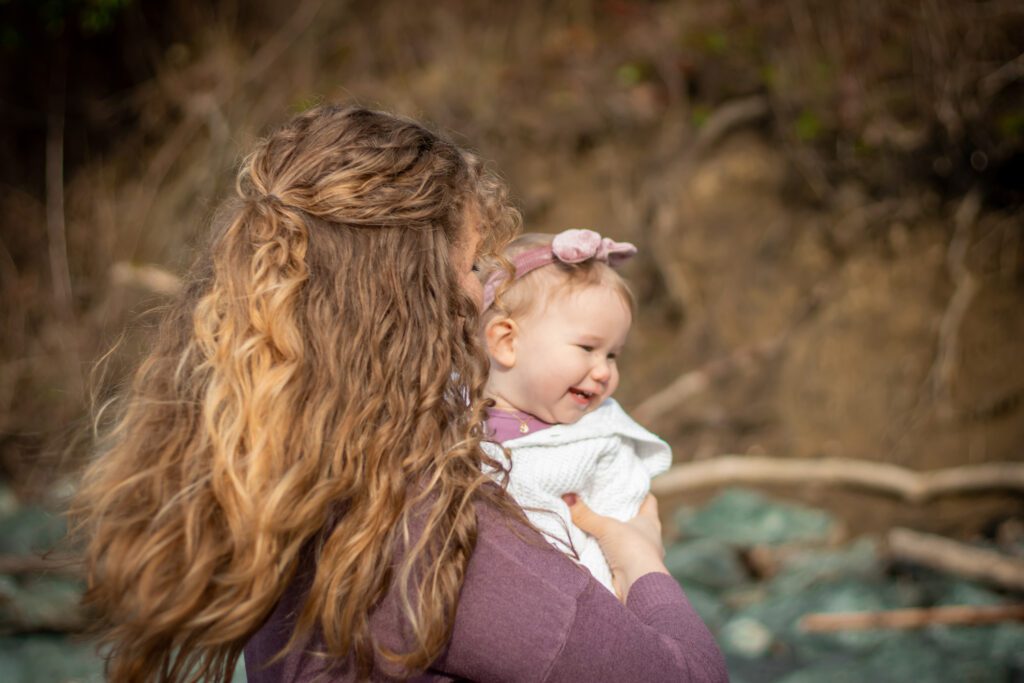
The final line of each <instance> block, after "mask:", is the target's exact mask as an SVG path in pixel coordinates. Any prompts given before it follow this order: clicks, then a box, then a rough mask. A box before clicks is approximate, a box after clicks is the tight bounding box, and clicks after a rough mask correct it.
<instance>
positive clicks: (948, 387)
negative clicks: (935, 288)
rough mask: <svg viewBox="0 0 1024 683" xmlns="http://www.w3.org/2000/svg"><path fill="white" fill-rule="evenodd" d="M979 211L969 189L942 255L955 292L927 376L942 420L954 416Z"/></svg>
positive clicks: (972, 289) (974, 193)
mask: <svg viewBox="0 0 1024 683" xmlns="http://www.w3.org/2000/svg"><path fill="white" fill-rule="evenodd" d="M980 210H981V195H980V193H979V192H978V190H977V189H973V190H971V191H970V192H968V193H967V195H966V196H965V197H964V198H963V201H962V202H961V203H960V206H959V207H957V210H956V215H955V217H954V223H955V226H956V227H955V230H954V233H953V239H952V240H950V243H949V248H948V250H947V253H946V267H947V268H948V270H949V277H950V279H951V280H952V281H953V284H954V285H955V289H954V290H953V296H952V297H950V300H949V305H948V306H947V307H946V311H945V312H944V313H943V315H942V322H941V323H940V324H939V340H938V351H937V353H936V357H935V364H934V365H933V366H932V370H931V372H930V373H929V376H930V379H931V384H932V396H933V397H934V398H935V401H936V404H937V406H938V410H939V413H940V414H941V415H943V416H945V417H951V416H952V415H953V413H954V407H953V382H954V380H955V377H956V369H957V365H958V363H959V358H960V328H961V327H962V326H963V321H964V317H965V316H966V315H967V311H968V309H969V308H970V305H971V302H972V301H973V300H974V296H975V294H977V292H978V282H977V279H976V278H975V277H974V276H973V275H972V274H971V272H970V270H968V269H967V265H966V260H967V251H968V248H969V247H970V242H971V229H972V228H973V226H974V223H975V222H976V220H977V218H978V212H979V211H980Z"/></svg>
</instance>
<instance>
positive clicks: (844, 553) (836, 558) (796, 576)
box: [768, 537, 882, 594]
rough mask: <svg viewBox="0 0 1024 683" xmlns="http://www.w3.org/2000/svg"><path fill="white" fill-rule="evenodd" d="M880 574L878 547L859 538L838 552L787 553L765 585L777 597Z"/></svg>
mask: <svg viewBox="0 0 1024 683" xmlns="http://www.w3.org/2000/svg"><path fill="white" fill-rule="evenodd" d="M881 573H882V566H881V562H880V559H879V555H878V544H877V543H876V542H875V540H874V539H872V538H867V537H865V538H861V539H858V540H857V541H856V542H854V543H852V544H850V545H848V546H845V547H843V548H839V549H837V550H825V549H822V550H802V551H798V552H795V553H792V554H788V555H786V556H785V557H784V559H783V560H782V562H781V566H780V568H779V570H778V573H776V575H775V576H774V577H773V578H772V580H771V581H770V582H769V583H768V586H769V590H771V591H772V592H775V593H780V594H792V593H799V592H801V591H803V590H805V589H807V588H809V587H810V586H812V585H814V584H815V583H821V582H826V581H835V580H838V579H850V578H861V579H874V578H878V577H879V576H880V575H881Z"/></svg>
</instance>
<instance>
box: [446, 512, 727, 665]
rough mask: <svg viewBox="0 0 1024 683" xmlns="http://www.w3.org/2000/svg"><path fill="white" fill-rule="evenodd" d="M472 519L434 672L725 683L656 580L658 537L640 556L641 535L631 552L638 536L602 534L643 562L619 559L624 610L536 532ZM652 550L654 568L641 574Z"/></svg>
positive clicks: (686, 610)
mask: <svg viewBox="0 0 1024 683" xmlns="http://www.w3.org/2000/svg"><path fill="white" fill-rule="evenodd" d="M575 507H576V506H574V508H575ZM649 509H650V506H649V505H648V511H649ZM645 514H646V513H645ZM598 517H599V516H598ZM478 518H479V520H480V530H479V538H478V541H477V547H476V550H475V551H474V553H473V558H472V560H471V561H470V564H469V567H468V570H467V575H466V580H465V582H464V584H463V589H462V593H461V596H460V599H459V607H458V613H457V615H456V620H455V628H454V632H453V634H452V639H451V641H450V644H449V646H448V648H447V650H446V651H445V653H444V654H443V655H442V657H441V658H440V659H439V660H438V661H437V663H436V670H437V671H438V672H439V673H440V672H443V673H445V674H448V675H452V676H457V677H464V678H468V679H471V680H480V681H483V680H486V681H502V680H506V681H526V680H534V681H539V680H548V681H569V680H588V681H622V680H644V681H659V680H664V681H725V680H727V675H726V670H725V664H724V660H723V659H722V655H721V653H720V652H719V650H718V647H717V645H716V644H715V642H714V639H713V638H712V636H711V634H710V633H709V632H708V630H707V628H706V627H705V626H704V624H703V622H701V620H700V617H698V616H697V614H696V612H694V610H693V608H692V607H691V606H690V604H689V601H688V600H687V599H686V596H685V594H684V593H683V591H682V590H681V589H680V588H679V586H678V584H676V582H675V581H674V580H673V579H672V578H671V577H670V576H668V575H667V573H662V572H664V564H662V563H661V560H660V554H659V553H658V549H660V547H661V546H660V540H659V541H658V542H657V543H656V544H655V545H653V546H650V545H649V549H650V550H651V552H648V551H647V550H644V547H643V544H645V543H648V541H647V540H644V539H645V536H644V534H645V533H646V531H645V532H644V533H641V534H640V537H641V540H640V541H638V543H639V545H637V544H636V543H632V542H637V539H636V538H632V542H626V543H624V542H623V539H624V538H625V539H627V540H629V539H630V538H631V536H630V534H631V531H630V529H629V528H626V529H625V530H623V529H618V530H617V531H614V532H612V533H611V535H610V536H609V535H606V536H605V541H604V544H603V545H607V544H608V543H609V540H608V539H611V541H610V545H611V547H612V548H613V549H614V548H616V547H618V546H617V545H616V544H618V545H620V546H622V547H623V551H622V553H623V555H625V554H626V553H627V552H628V548H629V547H633V553H634V555H635V556H637V557H638V558H639V559H641V560H642V562H640V563H632V562H631V561H630V560H625V562H624V563H623V562H621V561H620V562H618V564H619V569H620V571H625V574H623V581H624V582H627V583H625V587H626V588H627V589H628V597H627V600H626V604H625V606H623V605H622V604H620V603H619V602H618V600H617V599H616V598H615V596H614V595H612V594H611V593H609V592H608V591H607V590H605V589H604V587H602V586H601V585H600V584H599V583H597V582H596V581H595V580H594V579H593V578H592V577H591V576H590V575H589V573H588V572H587V571H586V570H584V569H582V568H580V567H578V566H577V565H575V564H574V563H573V562H572V561H571V560H569V559H568V558H567V557H565V556H564V555H562V554H561V553H559V552H558V551H556V550H554V549H552V548H551V547H550V546H549V545H548V544H547V543H545V542H544V541H543V540H542V539H540V538H539V537H537V536H536V535H533V537H530V535H529V534H530V533H531V532H529V531H527V530H522V529H520V530H517V531H514V530H512V529H510V528H509V527H508V525H507V523H506V522H505V521H504V520H503V519H502V518H500V517H499V516H498V515H497V514H496V513H494V512H492V511H489V510H486V509H480V511H479V515H478ZM600 519H601V520H603V519H608V518H600ZM642 519H646V518H642ZM587 521H592V520H584V522H585V523H587ZM617 524H623V523H621V522H617ZM641 526H643V524H641ZM626 527H629V525H628V524H627V525H626ZM652 553H653V554H655V555H657V556H658V557H657V559H656V562H655V564H654V565H653V566H654V571H653V572H651V571H648V572H645V573H643V574H642V575H641V574H639V573H638V572H642V570H643V567H644V566H645V565H647V563H648V562H649V561H650V560H651V558H650V556H649V555H650V554H652ZM634 565H635V566H634ZM659 565H660V569H659V568H658V566H659ZM627 576H628V578H626V577H627Z"/></svg>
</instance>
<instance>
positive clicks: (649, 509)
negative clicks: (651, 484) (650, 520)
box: [638, 493, 658, 517]
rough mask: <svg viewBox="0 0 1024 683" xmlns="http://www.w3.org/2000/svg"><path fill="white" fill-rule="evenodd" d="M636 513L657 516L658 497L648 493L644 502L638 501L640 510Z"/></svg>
mask: <svg viewBox="0 0 1024 683" xmlns="http://www.w3.org/2000/svg"><path fill="white" fill-rule="evenodd" d="M638 514H641V515H647V516H654V517H657V516H658V499H657V498H655V497H654V494H653V493H648V494H647V497H646V498H644V502H642V503H640V511H639V512H638Z"/></svg>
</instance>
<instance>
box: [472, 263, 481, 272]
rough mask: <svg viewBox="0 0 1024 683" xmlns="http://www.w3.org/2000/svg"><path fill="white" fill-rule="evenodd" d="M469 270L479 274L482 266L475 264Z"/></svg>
mask: <svg viewBox="0 0 1024 683" xmlns="http://www.w3.org/2000/svg"><path fill="white" fill-rule="evenodd" d="M469 269H470V271H472V272H474V273H479V272H480V264H479V263H474V264H473V265H472V266H470V267H469Z"/></svg>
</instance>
